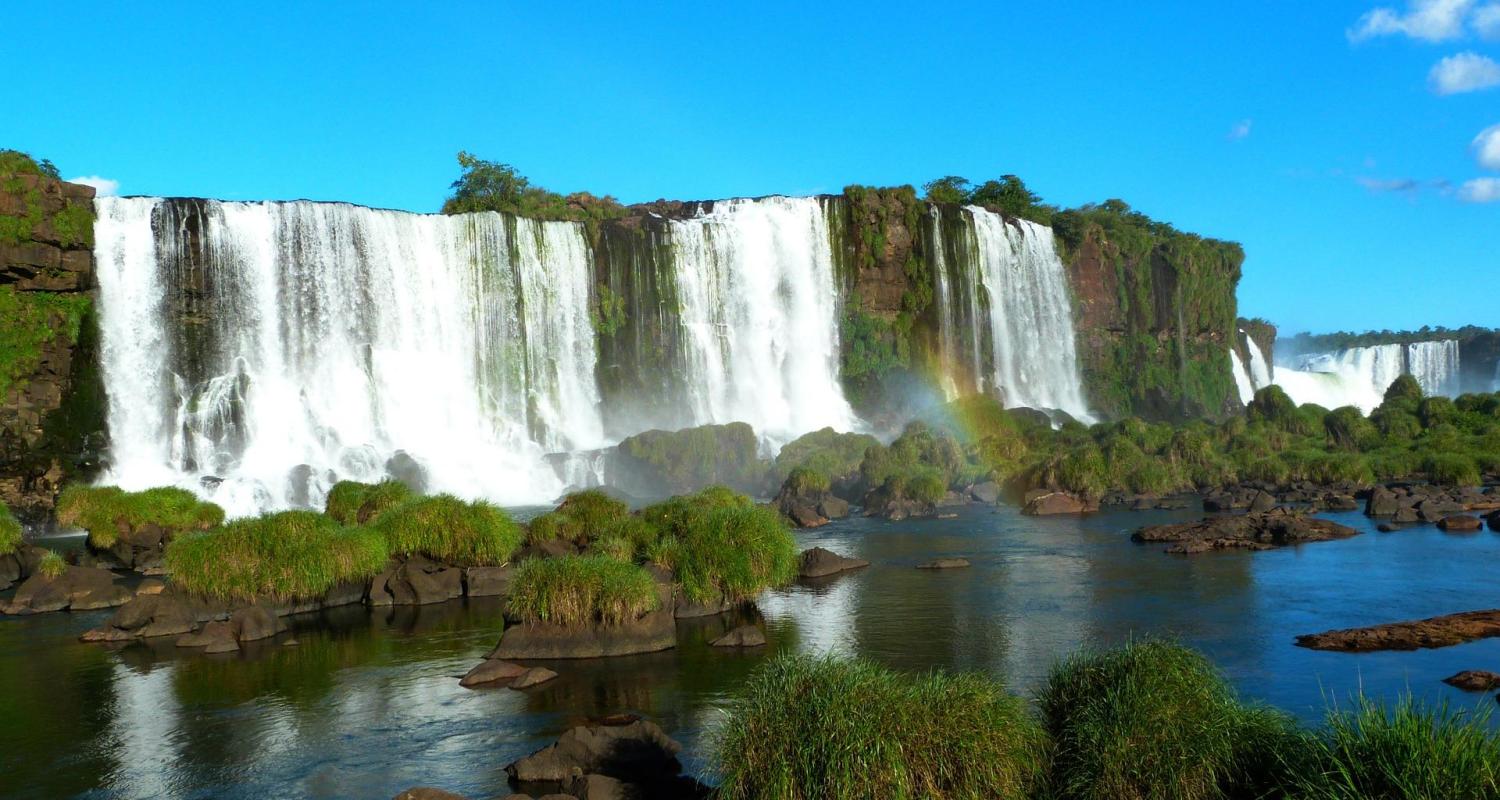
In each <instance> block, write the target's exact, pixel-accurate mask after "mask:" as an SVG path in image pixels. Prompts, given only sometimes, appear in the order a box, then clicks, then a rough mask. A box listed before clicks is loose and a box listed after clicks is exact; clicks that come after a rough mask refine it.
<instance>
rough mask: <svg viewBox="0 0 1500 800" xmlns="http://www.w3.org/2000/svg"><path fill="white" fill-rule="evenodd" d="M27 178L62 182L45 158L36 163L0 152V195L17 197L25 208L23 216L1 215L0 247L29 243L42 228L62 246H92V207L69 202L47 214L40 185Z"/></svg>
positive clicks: (21, 155) (15, 153) (15, 152)
mask: <svg viewBox="0 0 1500 800" xmlns="http://www.w3.org/2000/svg"><path fill="white" fill-rule="evenodd" d="M27 176H37V177H41V178H50V179H52V180H61V178H59V177H58V172H57V167H55V166H53V165H52V162H50V161H47V160H46V159H43V160H41V161H36V160H35V159H33V158H32V157H31V156H29V155H27V154H25V153H22V152H20V151H18V150H0V192H3V193H5V194H8V195H11V196H12V197H16V198H19V199H20V201H21V206H22V207H24V208H25V213H23V214H19V215H15V216H9V215H0V244H20V243H22V242H24V241H28V240H30V239H31V238H32V237H33V235H34V234H35V232H36V231H37V230H38V229H39V227H45V228H48V229H50V232H51V234H52V235H53V236H55V237H56V241H58V242H60V243H61V244H62V245H63V246H64V247H77V246H80V245H85V246H86V245H92V244H93V243H94V208H93V206H92V205H91V204H89V203H86V202H69V203H67V204H66V205H64V206H63V207H62V208H61V209H60V210H57V211H54V212H52V213H50V214H49V213H48V212H47V210H46V208H45V207H44V205H43V203H42V188H41V186H40V185H38V184H37V182H36V181H35V179H34V178H32V179H28V178H27Z"/></svg>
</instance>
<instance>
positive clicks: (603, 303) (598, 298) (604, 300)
mask: <svg viewBox="0 0 1500 800" xmlns="http://www.w3.org/2000/svg"><path fill="white" fill-rule="evenodd" d="M589 319H590V321H592V322H593V324H594V331H595V332H596V333H598V334H599V335H600V336H614V335H615V334H616V333H619V332H620V330H621V329H622V328H624V327H625V322H626V316H625V298H624V297H622V296H621V295H620V294H618V293H616V292H615V291H614V290H613V289H611V288H609V284H607V283H600V284H598V285H597V286H595V288H594V304H593V307H592V308H591V309H590V310H589Z"/></svg>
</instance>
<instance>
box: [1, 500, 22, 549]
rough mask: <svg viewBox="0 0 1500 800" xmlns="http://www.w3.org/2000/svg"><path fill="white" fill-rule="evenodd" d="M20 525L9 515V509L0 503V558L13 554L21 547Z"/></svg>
mask: <svg viewBox="0 0 1500 800" xmlns="http://www.w3.org/2000/svg"><path fill="white" fill-rule="evenodd" d="M21 538H22V537H21V523H19V522H17V521H16V518H15V517H14V516H12V515H11V513H10V508H9V507H8V506H6V505H5V504H4V503H0V556H3V555H6V554H8V553H14V552H15V551H16V548H17V547H20V546H21Z"/></svg>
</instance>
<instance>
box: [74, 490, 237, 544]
mask: <svg viewBox="0 0 1500 800" xmlns="http://www.w3.org/2000/svg"><path fill="white" fill-rule="evenodd" d="M57 521H58V522H60V523H62V524H63V525H73V526H77V527H79V528H83V529H84V530H86V531H88V534H89V544H90V545H92V546H94V547H102V548H105V547H112V546H114V543H115V541H116V540H117V539H118V538H119V533H120V531H119V525H120V523H122V522H123V523H124V524H125V525H127V526H128V527H130V528H132V529H133V528H138V527H140V526H142V525H146V524H153V525H159V526H161V528H163V529H164V530H166V531H169V532H173V533H178V532H182V531H193V530H207V529H209V528H212V527H214V526H216V525H219V524H220V523H222V522H223V521H224V509H222V508H219V507H218V506H216V505H214V504H213V503H206V502H203V501H201V500H199V499H198V497H197V495H194V494H193V493H192V492H189V491H187V490H186V489H178V488H177V487H175V486H159V487H157V488H155V489H147V490H145V491H142V492H127V491H125V490H123V489H120V488H119V487H116V486H82V485H77V484H75V485H73V486H69V487H68V488H66V489H64V490H63V492H62V494H61V495H60V496H59V497H58V498H57Z"/></svg>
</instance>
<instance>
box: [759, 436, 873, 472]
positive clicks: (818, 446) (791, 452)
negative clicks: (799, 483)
mask: <svg viewBox="0 0 1500 800" xmlns="http://www.w3.org/2000/svg"><path fill="white" fill-rule="evenodd" d="M878 443H879V442H878V441H877V440H876V439H875V437H874V436H871V435H869V434H867V433H839V432H837V431H835V430H834V429H833V428H824V429H822V430H819V431H813V432H812V433H808V434H804V435H803V436H800V437H798V438H796V439H793V440H792V441H791V442H788V443H787V444H786V446H784V447H782V448H781V452H780V453H777V454H776V467H775V469H776V474H775V476H774V477H775V478H776V479H777V480H780V481H784V480H785V479H786V477H787V476H788V475H790V474H791V472H792V471H793V470H794V469H796V468H797V467H807V468H809V469H813V470H816V471H818V472H821V473H823V474H824V475H827V476H829V477H831V478H844V477H848V476H850V475H853V474H855V473H856V472H858V471H859V465H860V462H861V461H863V460H864V458H865V451H866V450H869V449H870V446H871V445H873V444H878Z"/></svg>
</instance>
